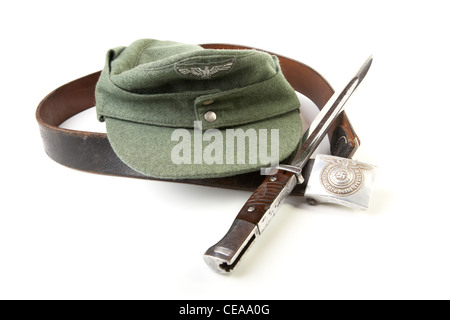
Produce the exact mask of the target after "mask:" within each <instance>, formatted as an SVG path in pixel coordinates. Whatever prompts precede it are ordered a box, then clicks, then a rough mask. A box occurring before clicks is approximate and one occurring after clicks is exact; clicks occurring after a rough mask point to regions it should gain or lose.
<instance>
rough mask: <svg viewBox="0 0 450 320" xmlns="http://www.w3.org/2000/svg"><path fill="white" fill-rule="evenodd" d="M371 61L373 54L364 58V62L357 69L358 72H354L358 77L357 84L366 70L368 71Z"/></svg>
mask: <svg viewBox="0 0 450 320" xmlns="http://www.w3.org/2000/svg"><path fill="white" fill-rule="evenodd" d="M372 61H373V55H371V56H370V57H369V58H368V59H367V60H366V62H364V64H363V65H362V67H361V68H360V69H359V71H358V73H357V74H356V78H358V85H359V84H360V83H361V81H362V80H363V79H364V77H365V76H366V74H367V72H368V71H369V69H370V66H371V65H372ZM358 85H357V86H358Z"/></svg>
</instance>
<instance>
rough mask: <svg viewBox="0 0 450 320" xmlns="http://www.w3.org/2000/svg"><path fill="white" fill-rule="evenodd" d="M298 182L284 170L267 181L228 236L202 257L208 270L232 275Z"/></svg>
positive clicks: (243, 210)
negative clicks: (208, 267)
mask: <svg viewBox="0 0 450 320" xmlns="http://www.w3.org/2000/svg"><path fill="white" fill-rule="evenodd" d="M297 181H298V180H297V176H296V175H295V174H294V173H293V172H290V171H286V170H278V172H277V173H276V174H275V175H271V176H268V177H266V179H265V180H264V182H263V183H262V184H261V185H260V186H259V187H258V189H256V190H255V192H253V194H252V195H251V197H250V198H249V199H248V200H247V202H246V203H245V205H244V206H243V207H242V209H241V211H240V212H239V214H238V215H237V217H236V219H235V220H234V222H233V224H232V225H231V228H230V229H229V230H228V232H227V234H226V235H225V236H224V237H223V238H222V239H221V240H220V241H219V242H218V243H216V244H215V245H214V246H212V247H211V248H209V249H208V250H207V251H206V253H205V254H204V259H205V261H206V263H207V264H208V266H210V267H211V268H212V269H213V270H214V271H216V272H218V273H222V274H228V273H230V272H232V271H233V270H234V268H235V267H236V265H237V264H238V262H239V261H240V260H241V258H242V256H243V255H244V253H245V252H247V251H248V249H249V248H250V246H251V245H252V244H253V242H254V240H255V239H256V237H258V236H259V235H261V233H262V232H263V231H264V229H265V228H266V227H267V225H268V224H269V222H270V221H271V220H272V218H273V217H274V216H275V213H276V211H277V209H278V207H279V206H280V204H281V203H282V202H283V200H284V199H285V198H286V197H287V196H288V195H289V194H290V193H291V191H292V189H293V188H294V187H295V185H296V184H297Z"/></svg>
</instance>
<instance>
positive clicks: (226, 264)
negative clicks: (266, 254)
mask: <svg viewBox="0 0 450 320" xmlns="http://www.w3.org/2000/svg"><path fill="white" fill-rule="evenodd" d="M372 60H373V58H372V57H369V58H368V59H367V61H366V62H364V64H363V65H362V67H361V68H360V69H359V70H358V72H357V73H356V74H355V76H354V77H353V78H352V79H351V80H350V81H349V82H348V84H347V85H346V86H345V87H344V88H343V90H341V91H339V92H336V93H335V94H334V95H333V96H332V97H331V98H330V99H329V101H328V102H327V103H326V104H325V106H324V107H323V108H322V110H321V111H320V112H319V114H318V115H317V117H316V118H315V119H314V121H313V122H312V123H311V125H310V127H309V129H308V130H307V131H306V133H305V135H304V136H303V139H302V142H301V147H300V148H299V150H298V152H297V154H296V155H295V156H294V158H293V159H292V161H291V163H290V164H289V165H280V166H278V167H277V169H278V170H277V171H276V173H275V174H272V175H268V176H267V177H266V178H265V179H264V181H263V182H262V184H261V185H260V186H259V187H258V188H257V189H256V190H255V192H253V194H252V195H251V196H250V198H249V199H248V200H247V202H246V203H245V204H244V206H243V207H242V209H241V210H240V211H239V214H238V215H237V216H236V218H235V220H234V221H233V223H232V225H231V227H230V229H229V230H228V232H227V233H226V234H225V236H224V237H223V238H222V239H221V240H220V241H219V242H217V243H216V244H215V245H213V246H212V247H210V248H209V249H208V250H207V251H206V252H205V254H204V256H203V258H204V260H205V262H206V264H207V265H208V266H209V267H210V268H211V269H212V270H214V271H216V272H218V273H220V274H230V273H231V272H232V271H233V270H235V267H236V266H237V265H238V263H239V262H240V261H241V258H242V256H243V255H244V254H245V253H246V252H247V251H248V249H249V248H250V247H251V246H252V245H253V244H254V241H255V239H256V238H257V237H258V236H259V235H261V233H262V232H263V231H264V229H265V228H266V227H267V225H268V224H269V222H270V221H271V220H272V218H273V217H274V216H275V213H276V211H277V210H278V208H279V206H280V205H281V203H282V202H283V200H284V199H285V198H286V197H287V196H288V195H289V194H290V193H291V192H292V190H293V189H294V187H295V186H296V185H297V184H298V183H303V181H304V179H303V177H302V174H301V173H302V168H303V167H304V166H305V165H306V163H307V162H308V160H309V159H310V157H311V156H312V155H313V153H314V151H315V149H316V148H317V147H318V145H319V144H320V142H321V141H322V140H323V138H324V137H325V135H326V134H327V132H328V130H329V129H330V127H331V126H332V125H333V123H334V121H335V120H336V118H337V117H338V116H339V115H340V113H341V112H342V111H343V109H344V105H345V103H346V102H347V100H348V99H349V98H350V96H351V95H352V94H353V92H354V91H355V90H356V88H357V87H358V86H359V84H360V83H361V81H362V80H363V79H364V77H365V76H366V74H367V72H368V70H369V68H370V66H371V64H372Z"/></svg>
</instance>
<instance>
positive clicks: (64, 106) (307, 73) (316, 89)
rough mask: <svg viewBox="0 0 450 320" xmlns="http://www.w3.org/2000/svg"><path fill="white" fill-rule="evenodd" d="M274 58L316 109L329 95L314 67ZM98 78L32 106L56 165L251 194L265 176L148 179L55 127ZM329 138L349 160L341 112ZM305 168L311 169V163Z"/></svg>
mask: <svg viewBox="0 0 450 320" xmlns="http://www.w3.org/2000/svg"><path fill="white" fill-rule="evenodd" d="M202 47H204V48H208V49H254V48H250V47H245V46H239V45H231V44H204V45H202ZM257 50H260V49H257ZM261 51H264V50H261ZM266 52H267V51H266ZM269 53H270V52H269ZM271 54H274V53H271ZM275 55H276V56H277V57H278V58H279V60H280V65H281V69H282V71H283V74H284V76H285V77H286V79H287V80H288V81H289V83H290V84H291V86H292V87H293V88H294V89H295V90H296V91H297V92H299V93H301V94H303V95H304V96H306V97H308V98H309V99H311V101H313V102H314V103H315V104H316V106H317V107H318V108H319V109H321V108H322V107H323V106H324V105H325V103H326V102H327V101H328V99H329V98H330V97H331V96H332V95H333V93H334V91H333V89H332V87H331V86H330V85H329V84H328V82H327V81H326V80H325V79H324V78H323V77H322V76H321V75H320V74H319V73H317V72H316V71H315V70H314V69H312V68H310V67H308V66H306V65H304V64H303V63H301V62H298V61H295V60H292V59H289V58H286V57H283V56H280V55H278V54H275ZM99 76H100V71H99V72H96V73H93V74H90V75H87V76H85V77H82V78H80V79H77V80H74V81H72V82H69V83H67V84H65V85H63V86H61V87H59V88H58V89H56V90H54V91H53V92H51V93H50V94H48V95H47V96H46V97H45V98H44V99H43V100H42V101H41V102H40V104H39V106H38V107H37V110H36V119H37V121H38V124H39V129H40V133H41V137H42V140H43V142H44V148H45V151H46V152H47V154H48V155H49V157H50V158H52V159H53V160H55V161H56V162H58V163H60V164H62V165H65V166H67V167H70V168H74V169H78V170H83V171H87V172H92V173H100V174H107V175H114V176H121V177H132V178H143V179H150V180H160V181H171V182H180V183H189V184H196V185H204V186H210V187H220V188H230V189H240V190H251V191H254V190H255V189H256V188H257V187H258V186H259V185H260V184H261V182H262V181H263V180H264V176H261V175H260V173H259V172H252V173H246V174H240V175H236V176H233V177H226V178H209V179H183V180H168V179H157V178H153V177H148V176H145V175H142V174H141V173H139V172H136V171H134V170H133V169H131V168H129V167H128V166H127V165H125V164H124V163H123V162H122V161H121V160H120V159H119V158H118V157H117V156H116V154H115V153H114V151H113V150H112V148H111V146H110V144H109V142H108V138H107V136H106V134H105V133H96V132H87V131H77V130H69V129H63V128H60V127H59V125H61V123H63V122H64V121H66V120H67V119H69V118H70V117H72V116H74V115H76V114H77V113H80V112H82V111H84V110H86V109H89V108H91V107H93V106H95V97H94V92H95V85H96V83H97V80H98V77H99ZM328 137H329V139H330V148H331V150H330V153H331V154H332V155H336V156H340V157H345V158H350V157H351V156H352V155H353V154H354V152H355V151H356V149H357V148H358V146H359V143H360V142H359V138H358V137H357V135H356V133H355V132H354V130H353V128H352V126H351V124H350V122H349V120H348V118H347V115H346V114H345V113H342V115H341V116H340V118H339V119H338V121H336V124H335V125H334V126H333V127H332V128H331V129H330V131H329V134H328ZM310 162H312V161H310ZM308 167H309V168H310V167H311V164H309V166H308ZM308 167H307V168H305V170H304V171H303V172H302V174H303V176H304V178H305V182H304V183H303V184H301V185H298V186H297V187H296V188H295V189H294V191H293V192H292V194H293V195H300V196H302V195H303V194H304V190H305V186H306V184H307V180H308V177H309V170H308Z"/></svg>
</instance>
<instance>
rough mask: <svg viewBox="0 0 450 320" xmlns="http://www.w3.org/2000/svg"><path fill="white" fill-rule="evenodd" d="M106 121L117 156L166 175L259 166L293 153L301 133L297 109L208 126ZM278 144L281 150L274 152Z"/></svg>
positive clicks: (212, 174) (217, 173) (211, 174)
mask: <svg viewBox="0 0 450 320" xmlns="http://www.w3.org/2000/svg"><path fill="white" fill-rule="evenodd" d="M105 121H106V130H107V135H108V140H109V142H110V144H111V146H112V148H113V150H114V152H115V153H116V154H117V155H118V157H119V158H120V159H121V160H122V161H123V162H124V163H125V164H127V165H128V166H129V167H131V168H132V169H134V170H136V171H138V172H140V173H142V174H144V175H147V176H151V177H155V178H163V179H193V178H195V179H201V178H216V177H226V176H232V175H236V174H241V173H247V172H252V171H257V170H259V169H260V168H261V167H269V166H270V165H271V164H273V163H274V162H276V163H278V162H280V163H281V162H282V161H283V160H284V159H286V158H287V157H289V156H290V155H291V154H292V152H293V151H294V150H296V147H297V145H298V143H299V141H300V139H301V136H302V124H301V119H300V114H299V111H298V110H294V111H291V112H288V113H286V114H283V115H281V116H277V117H274V118H270V119H267V120H264V121H259V122H254V123H250V124H247V125H243V126H239V127H233V128H227V129H222V130H219V129H210V130H206V131H201V130H198V129H196V130H194V129H193V128H191V129H177V128H171V127H162V126H154V125H148V124H141V123H135V122H130V121H124V120H119V119H114V118H106V119H105ZM238 129H241V130H238ZM264 129H265V130H264ZM273 130H275V131H273ZM264 132H265V133H266V134H264ZM243 134H244V135H245V136H246V138H245V139H242V135H243ZM211 137H212V138H211ZM255 137H256V138H255ZM255 140H256V141H255ZM255 143H256V145H255ZM277 145H278V148H277V149H278V152H276V151H275V152H273V153H272V152H271V150H272V149H273V148H275V149H274V150H276V147H277ZM277 153H278V155H277Z"/></svg>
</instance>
